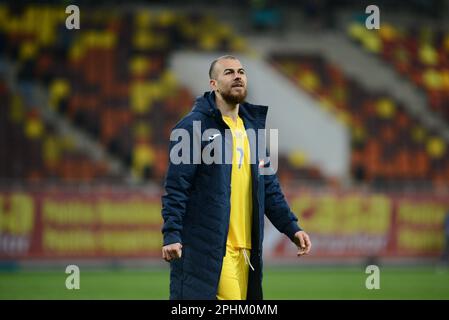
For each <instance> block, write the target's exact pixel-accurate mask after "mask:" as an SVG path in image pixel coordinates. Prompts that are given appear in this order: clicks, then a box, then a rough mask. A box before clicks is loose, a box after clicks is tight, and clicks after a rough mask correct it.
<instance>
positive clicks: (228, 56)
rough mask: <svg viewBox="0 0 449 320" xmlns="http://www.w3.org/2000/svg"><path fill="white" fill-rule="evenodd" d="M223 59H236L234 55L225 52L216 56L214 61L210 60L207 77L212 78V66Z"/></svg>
mask: <svg viewBox="0 0 449 320" xmlns="http://www.w3.org/2000/svg"><path fill="white" fill-rule="evenodd" d="M225 59H232V60H238V59H237V58H236V57H234V56H233V55H230V54H227V55H224V56H221V57H218V58H217V59H215V60H214V61H212V63H211V64H210V68H209V79H213V77H212V74H213V73H214V68H215V64H216V63H217V62H218V61H220V60H225Z"/></svg>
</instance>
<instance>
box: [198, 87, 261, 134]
mask: <svg viewBox="0 0 449 320" xmlns="http://www.w3.org/2000/svg"><path fill="white" fill-rule="evenodd" d="M192 111H193V112H201V113H203V114H205V115H207V116H209V117H213V118H216V119H222V115H221V112H220V110H219V109H218V108H217V105H216V104H215V92H213V91H207V92H205V93H204V94H203V96H199V97H197V98H196V101H195V104H194V105H193V109H192ZM267 112H268V107H267V106H261V105H255V104H251V103H248V102H243V103H241V104H240V106H239V116H240V117H241V118H242V119H243V121H244V122H245V124H247V125H250V126H251V127H254V128H265V123H266V119H267Z"/></svg>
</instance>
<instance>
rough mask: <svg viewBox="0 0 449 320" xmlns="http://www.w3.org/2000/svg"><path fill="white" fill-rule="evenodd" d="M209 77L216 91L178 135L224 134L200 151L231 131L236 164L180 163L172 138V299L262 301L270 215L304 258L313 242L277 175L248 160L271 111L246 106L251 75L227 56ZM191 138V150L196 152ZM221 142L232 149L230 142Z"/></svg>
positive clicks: (166, 203)
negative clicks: (251, 134)
mask: <svg viewBox="0 0 449 320" xmlns="http://www.w3.org/2000/svg"><path fill="white" fill-rule="evenodd" d="M209 78H210V81H209V84H210V87H211V89H212V91H211V92H206V93H205V94H204V95H203V96H202V97H198V98H197V100H196V102H195V104H194V106H193V109H192V111H191V112H190V113H189V114H188V115H186V116H185V117H184V118H183V119H182V120H181V121H180V122H179V123H178V124H177V125H176V126H175V128H174V130H179V129H183V130H185V131H186V132H188V133H189V136H190V137H193V136H198V135H200V136H201V135H202V134H203V132H204V130H207V129H216V130H218V132H219V133H218V134H213V135H211V136H209V139H206V140H208V141H202V142H201V151H203V150H204V149H205V148H207V147H208V145H209V144H211V143H213V142H214V140H215V139H221V138H222V137H225V136H226V134H227V133H229V130H230V131H231V134H232V142H231V144H230V145H231V149H232V162H231V163H227V162H226V161H224V163H223V162H222V163H212V164H206V163H204V162H202V161H200V163H199V164H198V161H194V158H195V155H193V152H191V154H190V155H189V157H190V159H188V160H189V161H185V162H181V163H179V164H175V163H174V162H173V161H172V157H174V156H175V155H178V151H175V149H176V148H174V147H175V145H176V144H177V142H178V141H171V145H170V159H171V160H170V163H169V168H168V172H167V176H166V181H165V190H166V192H165V194H164V195H163V196H162V216H163V219H164V225H163V227H162V232H163V235H164V243H163V248H162V257H163V258H164V259H165V260H166V261H169V262H170V268H171V270H170V299H233V300H234V299H235V300H238V299H262V298H263V296H262V241H263V231H264V214H266V215H267V217H268V219H270V221H271V222H272V223H273V225H274V226H275V227H276V228H277V229H278V230H279V231H280V232H282V233H284V234H285V235H287V236H288V237H289V238H290V239H291V240H292V241H293V242H294V243H295V244H296V245H297V246H298V249H299V251H298V256H302V255H305V254H308V253H309V251H310V249H311V242H310V239H309V237H308V235H307V234H306V233H305V232H304V231H302V230H301V228H300V227H299V226H298V224H297V221H298V219H297V218H296V216H295V215H294V214H293V213H292V212H291V210H290V208H289V206H288V204H287V202H286V200H285V197H284V195H283V193H282V191H281V188H280V186H279V182H278V179H277V177H276V175H275V174H270V175H262V174H260V173H261V167H264V164H263V162H261V163H258V161H256V163H252V162H251V161H250V160H249V159H251V154H253V155H255V154H258V153H257V152H258V150H257V146H258V144H257V141H256V142H254V141H250V139H248V135H247V134H246V133H247V132H248V131H246V130H249V129H252V130H258V129H264V128H265V120H266V114H267V111H268V107H266V106H257V105H252V104H249V103H247V102H244V101H245V98H246V95H247V89H246V88H247V77H246V73H245V70H244V69H243V67H242V65H241V63H240V61H239V60H238V59H236V58H235V57H233V56H229V55H228V56H223V57H220V58H218V59H216V60H215V61H213V62H212V64H211V66H210V69H209ZM195 122H196V124H198V123H199V124H201V132H200V133H198V132H195ZM226 131H227V132H226ZM173 132H175V131H173ZM227 136H228V137H229V135H227ZM171 140H172V139H171ZM193 140H194V138H193V139H192V141H190V148H187V149H189V150H194V149H195V146H194V144H195V142H194V141H193ZM223 145H224V147H223V148H224V151H225V152H226V148H228V149H229V144H226V143H224V144H223ZM226 145H227V147H226ZM176 150H177V149H176ZM218 158H219V159H222V156H221V155H219V156H218ZM176 163H178V162H176Z"/></svg>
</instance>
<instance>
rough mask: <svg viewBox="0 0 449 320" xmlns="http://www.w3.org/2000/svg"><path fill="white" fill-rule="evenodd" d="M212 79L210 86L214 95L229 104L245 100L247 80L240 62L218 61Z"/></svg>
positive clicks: (233, 60)
mask: <svg viewBox="0 0 449 320" xmlns="http://www.w3.org/2000/svg"><path fill="white" fill-rule="evenodd" d="M214 78H215V79H211V80H210V86H211V88H212V90H214V91H215V94H217V95H220V96H221V97H222V98H223V100H225V101H226V102H227V103H230V104H238V103H241V102H243V101H244V100H245V98H246V94H247V90H246V85H247V78H246V72H245V69H243V67H242V64H241V63H240V61H238V60H235V59H223V60H219V61H218V62H217V63H216V64H215V68H214Z"/></svg>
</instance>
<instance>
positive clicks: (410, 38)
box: [347, 22, 449, 123]
mask: <svg viewBox="0 0 449 320" xmlns="http://www.w3.org/2000/svg"><path fill="white" fill-rule="evenodd" d="M347 32H348V35H349V36H350V37H351V38H352V39H354V41H356V42H357V43H359V44H360V45H361V46H363V48H364V49H365V50H367V51H368V52H371V53H373V54H376V55H378V56H379V57H380V58H382V59H383V60H384V61H385V62H387V63H389V64H390V65H391V66H392V67H393V68H394V69H395V70H396V71H397V72H398V73H400V74H401V75H403V76H404V77H406V78H408V79H409V80H410V81H411V82H413V83H414V84H415V85H416V86H417V87H418V88H420V89H421V90H423V91H424V92H425V94H426V96H427V100H428V105H429V107H430V108H431V110H433V111H434V112H436V113H437V114H439V115H440V116H441V117H443V118H444V119H445V120H446V122H447V123H449V108H448V105H449V33H448V32H447V30H444V29H438V28H435V27H433V28H432V27H431V26H424V25H422V26H419V25H415V26H413V27H405V26H398V25H394V24H390V23H385V24H383V26H382V28H381V29H379V30H367V29H366V28H365V26H364V24H362V23H359V22H353V23H351V24H350V25H349V27H348V30H347Z"/></svg>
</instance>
